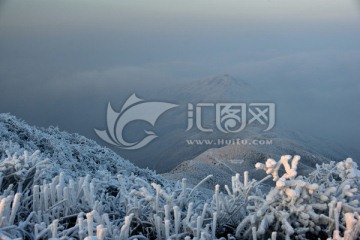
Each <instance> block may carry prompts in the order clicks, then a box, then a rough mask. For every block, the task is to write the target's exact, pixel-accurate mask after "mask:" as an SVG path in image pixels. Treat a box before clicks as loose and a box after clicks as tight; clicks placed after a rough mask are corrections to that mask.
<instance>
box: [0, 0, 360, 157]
mask: <svg viewBox="0 0 360 240" xmlns="http://www.w3.org/2000/svg"><path fill="white" fill-rule="evenodd" d="M359 21H360V3H359V1H355V0H353V1H350V0H346V1H345V0H344V1H327V0H317V1H313V0H303V1H291V2H290V1H286V0H276V1H275V0H267V1H256V2H254V1H251V0H246V1H236V0H231V1H230V0H225V1H214V0H211V1H210V0H207V1H205V0H199V1H188V0H186V1H175V2H174V1H171V2H169V1H165V0H161V1H152V2H149V1H130V0H126V1H115V0H111V1H106V2H104V1H101V2H100V1H80V0H75V1H74V0H67V1H46V0H41V1H40V0H35V1H31V2H30V1H16V0H13V1H1V2H0V112H10V113H12V114H14V115H16V116H17V117H20V118H22V119H24V120H25V121H27V122H28V123H30V124H35V125H38V126H44V127H46V126H49V125H57V126H59V127H60V128H61V129H62V130H66V131H69V132H78V133H80V134H83V135H85V136H87V137H90V138H93V139H95V140H96V141H97V142H99V144H101V145H105V144H104V143H103V142H102V141H101V140H100V139H98V138H97V137H96V135H95V134H94V130H93V129H94V128H100V127H101V126H103V125H104V124H105V121H106V119H105V111H106V106H107V104H108V102H109V101H110V102H112V103H113V104H114V105H116V104H118V106H120V105H121V104H122V103H123V102H124V101H125V100H126V99H127V98H128V96H130V95H131V94H132V93H134V92H135V93H140V94H143V97H147V96H146V93H147V92H148V91H147V89H149V90H151V91H155V90H158V91H159V92H161V89H166V88H169V87H170V86H173V85H174V84H187V85H191V84H193V83H194V82H195V81H196V80H199V79H206V78H208V77H211V76H217V75H222V74H230V75H231V76H234V77H235V78H238V79H243V80H244V81H246V82H248V83H249V84H251V85H252V86H253V87H254V88H255V89H256V88H258V89H259V93H260V92H262V91H265V92H266V93H267V94H266V98H267V99H269V98H270V99H269V100H271V101H273V102H275V103H276V104H277V106H278V108H277V109H278V111H279V112H278V115H277V119H278V121H279V127H281V128H283V129H292V130H295V131H300V132H303V133H304V134H311V135H314V136H320V137H324V138H327V139H333V140H334V142H337V143H339V144H342V145H347V146H350V147H352V148H354V149H357V148H358V147H357V146H358V144H357V143H356V142H357V140H358V139H359V137H360V126H359V124H358V123H359V122H360V111H359V110H358V109H359V107H358V103H359V101H360V81H359V79H360V67H359V66H360V45H359V42H360V29H359V27H358V26H359ZM260 90H261V91H260ZM214 91H216V89H214ZM209 94H211V93H209ZM160 97H161V96H159V98H160ZM263 98H264V95H260V94H259V96H254V99H255V100H258V101H262V100H263ZM184 160H185V159H184Z"/></svg>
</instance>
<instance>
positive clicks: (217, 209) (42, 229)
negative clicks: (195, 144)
mask: <svg viewBox="0 0 360 240" xmlns="http://www.w3.org/2000/svg"><path fill="white" fill-rule="evenodd" d="M39 155H40V153H39V152H38V151H36V152H34V153H31V154H30V153H28V152H26V151H25V152H24V153H23V154H21V155H20V154H13V155H11V154H8V156H7V157H6V158H4V159H3V160H2V161H1V163H0V173H1V174H0V176H1V177H0V238H1V239H16V238H19V239H219V238H223V239H235V238H237V239H317V238H320V239H327V238H328V239H357V238H358V236H359V232H360V217H359V212H360V209H359V207H358V203H359V202H358V201H359V195H358V194H357V189H356V188H355V187H354V186H358V184H359V178H360V174H359V170H358V169H357V165H356V164H355V163H354V162H353V161H352V160H351V159H347V160H345V161H343V162H339V163H338V164H334V163H330V164H324V165H322V166H317V170H315V171H314V172H313V173H312V174H310V176H309V177H302V176H297V173H296V172H297V163H298V161H299V160H300V157H298V156H295V157H293V158H292V157H291V156H283V157H282V158H281V159H280V161H278V162H277V161H275V160H272V159H268V160H267V161H266V163H265V164H261V163H259V164H257V165H256V167H257V168H258V169H262V170H265V171H266V172H267V174H269V176H268V177H267V178H265V179H264V180H263V181H265V180H266V179H268V178H273V180H274V181H276V183H275V186H274V187H273V188H272V189H271V190H270V191H269V192H268V193H266V194H264V193H262V192H261V191H260V190H259V188H258V185H259V184H261V182H262V181H255V180H250V179H249V176H248V173H247V172H245V173H244V176H243V177H241V176H240V175H239V174H237V175H235V176H234V177H233V178H232V185H231V186H230V187H229V186H224V191H221V188H220V186H219V185H217V186H215V190H214V194H213V196H212V198H211V197H210V198H209V197H207V195H204V194H201V193H200V192H199V191H198V190H200V189H201V188H199V187H201V186H200V185H201V184H202V183H203V182H204V181H206V180H208V179H209V178H211V176H209V177H208V178H206V179H204V181H203V182H201V183H199V185H198V186H195V187H194V188H189V187H188V186H187V184H186V179H183V180H182V182H178V183H176V184H175V185H173V184H171V182H169V184H167V185H161V184H157V183H150V182H148V181H147V180H145V179H143V178H142V177H141V176H137V175H135V174H130V175H129V176H125V175H121V174H119V175H117V176H114V175H112V174H111V173H110V172H107V171H100V172H99V173H98V174H97V176H100V177H99V178H92V177H91V176H90V175H86V176H82V177H78V178H71V177H66V176H65V174H66V173H64V172H60V173H59V174H58V175H57V176H55V177H54V178H52V179H51V181H47V180H46V178H43V175H42V172H43V169H44V165H46V163H48V162H49V160H47V159H45V160H42V159H41V158H39V157H38V156H39ZM281 167H283V168H284V169H285V173H284V174H283V175H282V176H280V175H279V169H280V168H281ZM240 178H242V179H240Z"/></svg>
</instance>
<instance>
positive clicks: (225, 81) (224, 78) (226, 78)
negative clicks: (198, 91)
mask: <svg viewBox="0 0 360 240" xmlns="http://www.w3.org/2000/svg"><path fill="white" fill-rule="evenodd" d="M199 83H200V84H203V85H207V86H212V87H222V88H223V87H232V86H239V85H240V86H241V85H243V86H245V85H247V83H246V82H245V81H244V80H241V79H237V78H235V77H233V76H231V75H229V74H221V75H217V76H214V77H209V78H206V79H204V80H201V81H200V82H199Z"/></svg>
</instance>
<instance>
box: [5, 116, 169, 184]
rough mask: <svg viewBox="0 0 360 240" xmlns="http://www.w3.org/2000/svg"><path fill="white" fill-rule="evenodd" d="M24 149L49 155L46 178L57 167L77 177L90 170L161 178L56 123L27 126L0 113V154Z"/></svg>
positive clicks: (58, 169) (95, 174) (43, 156)
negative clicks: (46, 125) (68, 131)
mask: <svg viewBox="0 0 360 240" xmlns="http://www.w3.org/2000/svg"><path fill="white" fill-rule="evenodd" d="M5 149H7V150H8V151H9V153H10V154H14V153H16V152H23V151H24V150H27V151H29V152H34V151H36V150H40V152H41V153H40V157H41V158H49V159H50V163H49V164H48V165H47V170H46V174H47V178H49V179H51V178H52V177H54V176H55V175H57V174H58V173H59V172H60V171H63V172H65V173H66V175H67V176H71V177H79V176H85V175H87V174H90V175H91V177H98V176H99V175H103V174H105V173H108V174H113V175H116V174H119V173H121V174H125V175H130V174H131V173H133V174H135V175H138V176H141V177H142V178H144V179H146V180H148V181H150V182H152V181H155V182H158V181H162V180H161V178H159V177H158V176H156V175H155V173H154V172H152V171H148V170H144V169H140V168H138V167H136V166H134V165H133V164H132V163H130V162H129V161H127V160H124V159H123V158H121V157H120V156H119V155H117V154H116V153H114V152H113V151H112V150H110V149H108V148H105V147H101V146H99V145H98V144H97V143H96V142H95V141H93V140H90V139H87V138H85V137H83V136H81V135H78V134H76V133H74V134H70V133H67V132H63V131H60V130H59V129H58V128H56V127H50V128H48V129H44V128H38V127H33V126H29V125H28V124H26V123H25V122H24V121H22V120H19V119H17V118H16V117H14V116H12V115H10V114H5V113H2V114H0V158H4V157H6V153H5Z"/></svg>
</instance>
